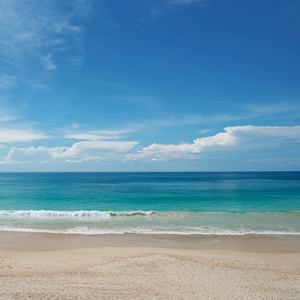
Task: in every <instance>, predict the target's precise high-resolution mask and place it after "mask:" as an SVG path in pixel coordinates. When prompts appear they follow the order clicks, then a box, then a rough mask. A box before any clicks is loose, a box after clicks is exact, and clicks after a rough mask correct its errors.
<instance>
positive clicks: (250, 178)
mask: <svg viewBox="0 0 300 300" xmlns="http://www.w3.org/2000/svg"><path fill="white" fill-rule="evenodd" d="M299 217H300V172H241V173H235V172H230V173H226V172H225V173H224V172H222V173H217V172H215V173H1V174H0V230H13V231H42V232H58V233H84V234H101V233H133V232H137V233H164V234H165V233H177V234H207V235H210V234H224V235H242V234H293V235H300V221H299V219H300V218H299Z"/></svg>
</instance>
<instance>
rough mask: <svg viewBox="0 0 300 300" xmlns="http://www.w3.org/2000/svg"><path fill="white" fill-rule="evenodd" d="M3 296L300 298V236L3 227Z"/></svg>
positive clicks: (0, 295) (0, 245)
mask: <svg viewBox="0 0 300 300" xmlns="http://www.w3.org/2000/svg"><path fill="white" fill-rule="evenodd" d="M0 248H1V250H0V284H1V289H0V299H7V300H9V299H299V295H300V294H299V292H300V285H299V274H300V254H299V250H300V241H299V239H298V238H297V237H284V236H281V237H270V236H263V237H262V236H240V237H219V236H215V237H212V236H211V237H205V236H202V237H201V236H172V235H168V236H164V235H160V236H158V235H157V236H155V235H132V234H130V235H102V236H101V235H100V236H99V235H98V236H83V235H58V234H44V233H18V232H0Z"/></svg>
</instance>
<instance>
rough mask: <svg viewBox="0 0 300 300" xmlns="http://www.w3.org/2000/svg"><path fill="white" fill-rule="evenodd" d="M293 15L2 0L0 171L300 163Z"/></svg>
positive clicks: (187, 5) (278, 6)
mask: <svg viewBox="0 0 300 300" xmlns="http://www.w3.org/2000/svg"><path fill="white" fill-rule="evenodd" d="M299 11H300V5H299V4H297V3H294V2H288V3H283V2H282V1H279V0H278V1H277V0H276V1H274V2H272V6H270V5H269V4H268V3H262V2H261V1H258V0H257V1H256V0H254V1H251V3H247V4H245V3H240V1H238V0H234V1H231V2H230V3H229V2H226V3H225V2H218V3H216V2H215V1H210V0H208V1H203V0H201V1H200V0H199V1H198V0H188V1H187V0H176V1H169V0H163V1H152V0H151V1H146V2H144V1H137V0H133V1H130V2H127V3H126V5H124V2H122V1H120V0H117V1H113V2H111V1H105V0H101V1H94V0H75V1H64V2H61V1H58V0H46V1H43V3H41V2H40V1H37V0H33V1H29V0H25V1H23V0H22V1H21V0H3V1H0V171H247V170H293V171H294V170H300V88H299V87H300V85H299V78H300V74H299V73H300V65H299V64H300V61H299V54H298V53H300V41H299V39H298V38H297V35H298V33H297V30H296V29H297V28H299V25H300V24H299V23H300V20H299V18H298V14H299Z"/></svg>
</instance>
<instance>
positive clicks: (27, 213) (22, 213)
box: [0, 210, 154, 218]
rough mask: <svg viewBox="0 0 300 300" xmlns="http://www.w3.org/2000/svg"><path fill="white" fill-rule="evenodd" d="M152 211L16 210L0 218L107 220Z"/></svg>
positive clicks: (5, 213) (5, 212) (144, 214)
mask: <svg viewBox="0 0 300 300" xmlns="http://www.w3.org/2000/svg"><path fill="white" fill-rule="evenodd" d="M153 213H154V212H153V211H140V210H138V211H97V210H92V211H87V210H79V211H55V210H18V211H5V210H3V211H0V216H15V217H41V218H42V217H51V218H59V217H70V218H76V217H79V218H99V217H100V218H109V217H117V216H121V217H122V216H124V217H125V216H150V215H152V214H153Z"/></svg>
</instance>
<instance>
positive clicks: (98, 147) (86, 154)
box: [2, 141, 137, 164]
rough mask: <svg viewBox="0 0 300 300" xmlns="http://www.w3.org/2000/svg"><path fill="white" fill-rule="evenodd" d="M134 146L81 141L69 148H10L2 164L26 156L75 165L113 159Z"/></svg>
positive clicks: (132, 142) (126, 143) (25, 157)
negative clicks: (75, 163) (73, 163)
mask: <svg viewBox="0 0 300 300" xmlns="http://www.w3.org/2000/svg"><path fill="white" fill-rule="evenodd" d="M136 145H137V142H135V141H81V142H77V143H74V144H73V145H72V146H71V147H43V146H38V147H34V146H31V147H27V148H18V147H12V148H11V150H10V151H9V153H8V154H7V156H6V158H5V159H4V160H3V161H2V164H4V163H17V162H21V161H26V160H27V157H28V156H30V157H33V159H34V160H37V161H39V162H40V163H41V162H44V163H45V162H49V160H50V161H51V159H52V160H54V161H55V160H62V159H63V160H65V161H67V162H77V163H78V162H83V161H89V160H96V161H99V160H103V159H106V158H107V157H110V158H113V157H114V156H115V155H116V154H118V153H119V154H120V153H125V152H128V151H129V150H131V149H132V148H133V147H134V146H136ZM99 153H101V156H100V155H99Z"/></svg>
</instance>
